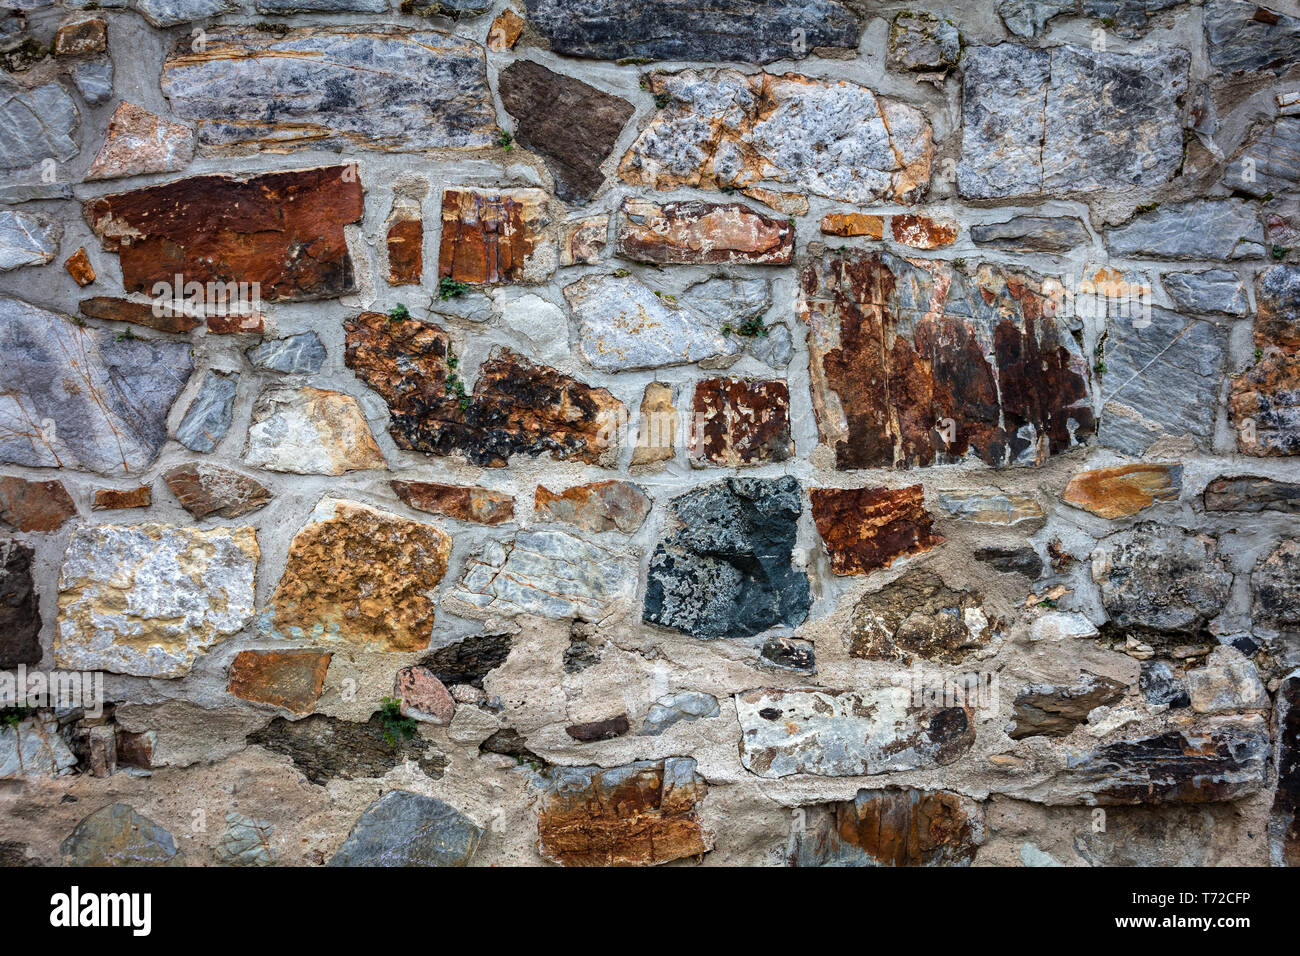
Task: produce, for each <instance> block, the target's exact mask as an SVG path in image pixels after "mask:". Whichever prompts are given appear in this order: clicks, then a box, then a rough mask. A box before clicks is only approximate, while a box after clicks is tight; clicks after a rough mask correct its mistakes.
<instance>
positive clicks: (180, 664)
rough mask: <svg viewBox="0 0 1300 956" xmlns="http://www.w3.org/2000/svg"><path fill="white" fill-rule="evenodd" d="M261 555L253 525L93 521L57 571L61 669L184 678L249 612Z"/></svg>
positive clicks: (78, 533)
mask: <svg viewBox="0 0 1300 956" xmlns="http://www.w3.org/2000/svg"><path fill="white" fill-rule="evenodd" d="M260 556H261V552H260V550H259V548H258V545H257V532H256V531H255V530H254V529H253V528H250V527H240V528H213V529H211V530H207V531H200V530H198V529H196V528H185V527H179V526H175V525H164V524H143V525H135V526H129V525H92V526H89V527H83V528H78V529H77V530H76V531H74V532H73V533H72V536H71V538H70V539H69V541H68V550H67V553H66V554H65V555H64V559H63V569H62V571H61V572H60V574H59V628H58V634H57V637H56V638H55V642H54V661H55V664H56V665H57V666H59V667H66V668H72V669H80V670H107V671H112V672H114V673H117V674H134V675H136V676H140V677H183V676H185V675H186V674H187V673H189V670H190V668H191V667H192V666H193V664H194V661H195V659H196V658H197V657H198V656H199V655H200V654H202V653H204V652H206V651H207V650H208V649H209V648H211V647H212V646H213V645H214V644H216V643H218V642H219V641H221V640H224V639H225V638H227V637H229V636H230V635H232V634H235V633H238V632H239V631H241V630H243V628H244V627H245V625H247V624H248V623H249V621H250V620H252V617H253V600H254V599H253V582H254V577H255V575H256V573H257V563H258V560H259V558H260Z"/></svg>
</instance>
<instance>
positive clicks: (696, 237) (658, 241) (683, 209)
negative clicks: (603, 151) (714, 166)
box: [616, 199, 794, 265]
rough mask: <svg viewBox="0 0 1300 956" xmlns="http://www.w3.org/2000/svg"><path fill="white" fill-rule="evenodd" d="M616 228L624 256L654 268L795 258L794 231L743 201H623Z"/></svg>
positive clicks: (768, 262) (775, 262)
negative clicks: (659, 203) (651, 265)
mask: <svg viewBox="0 0 1300 956" xmlns="http://www.w3.org/2000/svg"><path fill="white" fill-rule="evenodd" d="M616 230H617V231H616V237H617V240H618V254H619V255H620V256H622V257H623V258H624V259H632V260H634V261H636V262H649V263H654V264H656V265H673V264H692V265H713V264H716V263H732V264H748V265H789V263H790V259H791V257H792V256H793V255H794V227H793V226H791V225H790V223H789V222H788V221H787V220H785V219H771V218H769V217H767V216H764V215H763V214H762V213H758V212H754V211H753V210H752V209H750V208H749V207H748V206H746V205H744V204H743V203H705V202H696V201H689V202H670V203H666V204H664V205H662V206H661V205H658V204H656V203H653V202H650V201H649V200H646V199H624V200H623V204H622V205H621V206H620V207H619V216H618V225H617V227H616Z"/></svg>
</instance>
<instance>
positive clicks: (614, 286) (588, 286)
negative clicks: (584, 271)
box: [564, 275, 741, 372]
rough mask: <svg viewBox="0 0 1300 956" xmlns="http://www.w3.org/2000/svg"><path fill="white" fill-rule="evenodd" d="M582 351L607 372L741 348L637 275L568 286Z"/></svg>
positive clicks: (566, 292)
mask: <svg viewBox="0 0 1300 956" xmlns="http://www.w3.org/2000/svg"><path fill="white" fill-rule="evenodd" d="M564 297H565V299H566V300H568V303H569V309H570V310H571V312H572V313H573V318H574V322H575V323H576V326H577V335H578V350H579V352H580V353H581V355H582V357H583V358H584V359H586V360H587V361H588V362H589V363H590V364H591V365H593V366H595V367H596V368H598V369H600V370H602V371H606V372H621V371H630V370H633V369H643V368H661V367H664V366H668V365H681V364H685V363H687V362H698V361H701V360H704V359H712V358H719V357H726V356H731V355H734V354H736V353H737V352H739V351H740V348H741V347H740V345H739V344H737V343H736V342H735V341H734V340H733V339H731V338H729V337H728V336H726V335H723V333H722V323H721V322H719V321H718V320H717V319H715V318H712V317H710V316H708V315H706V314H704V313H702V312H701V311H699V310H698V309H696V308H695V307H693V306H692V305H691V304H690V303H689V302H677V301H675V300H673V299H669V298H665V297H663V296H661V295H658V294H656V292H655V291H654V290H653V289H651V288H650V287H649V286H647V285H645V283H643V282H641V281H640V280H639V279H637V278H636V277H635V276H613V275H605V276H588V277H587V278H585V279H582V280H580V281H578V282H575V283H573V285H570V286H566V287H565V289H564Z"/></svg>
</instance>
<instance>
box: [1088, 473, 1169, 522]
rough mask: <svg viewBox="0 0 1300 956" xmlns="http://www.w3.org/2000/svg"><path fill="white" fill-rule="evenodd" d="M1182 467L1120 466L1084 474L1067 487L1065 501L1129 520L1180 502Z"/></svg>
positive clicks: (1095, 511) (1105, 515) (1105, 516)
mask: <svg viewBox="0 0 1300 956" xmlns="http://www.w3.org/2000/svg"><path fill="white" fill-rule="evenodd" d="M1182 490H1183V466H1182V465H1120V466H1118V467H1115V468H1097V469H1095V470H1093V471H1082V472H1079V474H1077V475H1075V476H1074V477H1073V478H1071V479H1070V483H1069V484H1068V485H1066V486H1065V495H1064V497H1065V501H1066V503H1067V504H1072V505H1074V506H1075V507H1076V508H1082V509H1083V510H1084V511H1089V512H1091V513H1092V514H1095V515H1100V516H1101V517H1103V518H1128V517H1132V516H1133V515H1135V514H1137V513H1138V512H1139V511H1141V510H1142V509H1143V508H1150V507H1151V506H1152V505H1156V504H1160V503H1161V502H1165V501H1177V500H1178V496H1179V495H1180V494H1181V493H1182Z"/></svg>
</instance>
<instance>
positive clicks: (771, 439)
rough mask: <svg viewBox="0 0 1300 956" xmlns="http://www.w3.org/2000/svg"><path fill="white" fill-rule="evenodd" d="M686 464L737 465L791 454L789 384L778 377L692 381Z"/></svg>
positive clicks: (757, 463) (784, 458)
mask: <svg viewBox="0 0 1300 956" xmlns="http://www.w3.org/2000/svg"><path fill="white" fill-rule="evenodd" d="M693 412H694V419H693V425H692V430H691V434H690V437H689V444H690V454H691V463H692V464H694V465H706V464H708V465H721V466H723V467H727V468H739V467H743V466H745V465H759V464H765V463H767V462H774V461H785V460H787V459H788V458H790V457H791V456H792V455H793V454H794V439H793V438H792V437H791V435H790V387H789V386H788V385H787V384H786V383H785V382H784V381H783V380H780V379H774V380H763V381H752V380H748V379H740V378H709V379H704V380H703V381H701V382H697V383H696V385H695V398H694V401H693Z"/></svg>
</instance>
